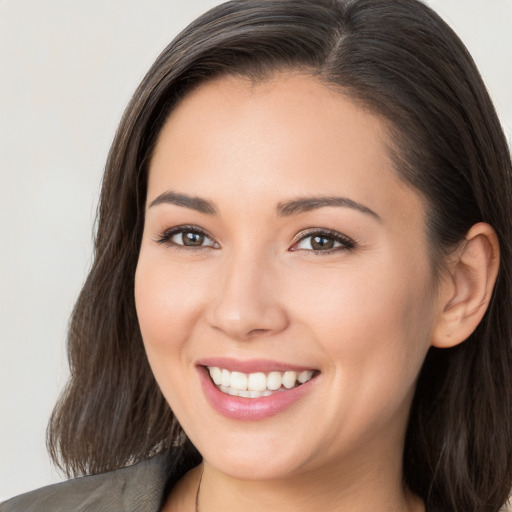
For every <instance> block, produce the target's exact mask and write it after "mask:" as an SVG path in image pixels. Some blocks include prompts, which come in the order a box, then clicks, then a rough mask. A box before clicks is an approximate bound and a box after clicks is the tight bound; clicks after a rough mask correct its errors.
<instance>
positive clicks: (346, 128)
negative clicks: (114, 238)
mask: <svg viewBox="0 0 512 512" xmlns="http://www.w3.org/2000/svg"><path fill="white" fill-rule="evenodd" d="M386 138H387V130H386V124H385V123H383V122H382V121H381V120H380V119H379V118H378V117H377V116H374V115H372V114H371V113H369V112H368V111H366V110H364V109H362V108H360V107H358V106H357V105H355V104H354V103H353V102H352V101H350V99H348V98H347V97H346V96H344V95H343V94H342V93H341V92H340V91H339V89H335V88H331V87H328V86H327V85H325V84H324V83H323V82H321V81H320V80H319V79H316V78H314V77H311V76H308V75H301V74H292V73H286V74H279V75H275V76H273V77H271V78H269V79H268V80H264V81H259V82H256V83H255V82H253V81H252V82H251V81H250V80H248V79H245V78H239V77H231V76H227V77H221V78H217V79H215V80H212V81H209V82H206V83H205V84H202V85H201V86H199V87H198V88H196V89H194V90H193V91H191V92H190V93H189V94H187V95H186V96H185V97H184V98H183V99H182V100H181V102H180V103H179V104H178V105H177V106H176V108H175V109H174V110H173V112H172V113H171V115H170V116H169V118H168V119H167V121H166V123H165V125H164V127H163V129H162V131H161V133H160V135H159V138H158V141H157V145H156V147H155V151H154V154H153V158H152V161H151V165H150V176H149V190H148V200H151V197H150V196H151V195H153V196H154V194H156V193H161V192H162V191H163V190H164V189H166V188H172V189H176V190H177V191H178V192H185V193H190V192H192V193H193V194H195V195H201V196H203V197H206V198H209V197H211V196H216V197H212V199H215V200H219V201H227V202H230V204H231V205H233V204H238V206H239V207H240V208H241V209H243V208H244V207H248V206H249V205H250V204H251V198H255V197H258V202H259V203H261V202H262V201H264V202H268V203H269V205H270V204H276V203H278V202H280V201H282V200H283V196H288V197H290V196H305V195H309V196H311V195H313V196H314V195H323V196H325V195H332V194H333V193H336V194H343V195H344V196H349V197H351V198H352V199H353V200H355V201H358V202H360V203H363V204H369V205H370V204H371V205H373V206H370V207H371V208H372V209H374V210H375V209H384V210H385V209H388V208H391V209H394V210H396V209H397V205H398V204H401V205H404V204H405V202H406V201H405V199H406V198H407V197H409V199H410V200H412V201H413V202H415V206H419V207H420V208H421V204H420V202H419V201H418V200H419V197H418V194H416V193H415V192H414V191H412V190H411V189H410V188H409V187H408V186H406V185H405V184H404V183H403V182H402V181H401V180H400V179H399V178H398V175H397V173H396V171H395V170H394V168H393V164H392V161H391V159H390V156H389V149H388V145H387V144H386Z"/></svg>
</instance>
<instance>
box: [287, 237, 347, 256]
mask: <svg viewBox="0 0 512 512" xmlns="http://www.w3.org/2000/svg"><path fill="white" fill-rule="evenodd" d="M355 246H356V244H355V242H354V241H353V240H352V239H351V238H349V237H347V236H345V235H342V234H341V233H338V232H336V231H333V232H323V231H316V232H313V233H309V234H307V235H304V236H303V237H302V238H301V239H300V240H299V241H298V242H297V243H295V244H294V245H293V247H292V248H291V250H293V251H297V250H303V251H312V252H315V253H326V254H329V253H330V252H334V251H342V250H349V249H353V248H355Z"/></svg>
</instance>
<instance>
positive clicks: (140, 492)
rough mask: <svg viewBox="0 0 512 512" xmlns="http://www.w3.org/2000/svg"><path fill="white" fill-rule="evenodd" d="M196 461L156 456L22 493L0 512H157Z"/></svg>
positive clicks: (3, 505) (7, 502)
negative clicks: (104, 471) (120, 467)
mask: <svg viewBox="0 0 512 512" xmlns="http://www.w3.org/2000/svg"><path fill="white" fill-rule="evenodd" d="M198 462H199V460H197V458H195V459H194V458H186V459H185V462H184V460H183V459H182V458H179V457H178V458H176V457H172V456H170V455H169V454H163V455H156V456H155V457H152V458H151V459H148V460H145V461H143V462H140V463H138V464H135V465H133V466H129V467H126V468H123V469H118V470H116V471H110V472H108V473H103V474H101V475H93V476H84V477H80V478H75V479H73V480H68V481H66V482H62V483H59V484H54V485H50V486H48V487H43V488H42V489H37V490H35V491H32V492H28V493H26V494H22V495H20V496H17V497H16V498H12V499H10V500H8V501H6V502H4V503H2V504H0V512H160V510H161V509H162V506H163V504H164V501H165V499H166V496H167V495H168V493H169V491H170V489H171V488H172V486H173V485H174V484H175V483H176V482H177V481H178V480H179V479H180V478H181V477H182V476H183V475H184V474H185V473H186V472H187V471H188V470H189V469H191V468H192V467H193V466H195V465H196V464H197V463H198Z"/></svg>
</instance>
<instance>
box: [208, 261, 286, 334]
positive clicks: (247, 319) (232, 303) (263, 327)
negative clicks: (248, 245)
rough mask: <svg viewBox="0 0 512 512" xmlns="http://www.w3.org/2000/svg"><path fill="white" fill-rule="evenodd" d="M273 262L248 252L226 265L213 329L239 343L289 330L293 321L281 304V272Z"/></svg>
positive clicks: (213, 314)
mask: <svg viewBox="0 0 512 512" xmlns="http://www.w3.org/2000/svg"><path fill="white" fill-rule="evenodd" d="M271 260H272V258H269V257H267V258H265V257H264V256H258V255H256V254H254V253H251V251H246V252H245V254H238V255H234V256H233V257H232V258H230V259H229V260H228V261H225V262H224V263H223V269H222V273H221V275H220V276H219V281H220V287H219V289H218V290H217V292H216V294H215V298H214V299H213V300H212V302H211V304H210V307H209V310H208V313H207V319H208V322H209V324H210V326H211V327H213V328H214V329H216V330H219V331H222V332H223V333H224V334H225V335H226V336H228V337H229V338H231V339H234V340H239V341H245V340H249V339H252V338H254V337H256V336H264V335H272V334H277V333H279V332H281V331H283V330H284V329H286V327H287V326H288V323H289V318H288V315H287V312H286V308H285V306H284V304H282V303H281V301H280V293H279V285H278V283H279V275H278V274H279V271H278V268H276V267H277V265H276V264H275V262H273V261H271Z"/></svg>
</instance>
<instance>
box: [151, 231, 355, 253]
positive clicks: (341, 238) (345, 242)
mask: <svg viewBox="0 0 512 512" xmlns="http://www.w3.org/2000/svg"><path fill="white" fill-rule="evenodd" d="M180 233H181V234H184V233H194V234H197V235H201V236H203V237H205V238H207V239H208V240H210V241H211V244H210V245H200V246H192V245H185V244H178V243H175V242H172V241H171V239H172V238H173V237H174V236H175V235H178V234H180ZM315 236H316V237H319V238H326V239H330V240H332V241H333V242H334V243H338V244H340V245H339V246H338V247H333V248H331V249H327V250H315V249H304V248H299V247H297V246H298V245H299V244H300V243H301V242H304V241H305V240H307V239H308V238H313V237H315ZM155 241H156V242H157V243H159V244H162V245H164V244H165V245H168V246H171V247H173V248H174V249H177V250H193V251H199V250H204V249H206V248H214V249H218V248H219V244H218V242H217V241H216V240H215V239H214V238H212V237H211V236H210V235H209V234H208V233H207V232H206V231H204V230H203V229H201V228H199V227H197V226H176V227H173V228H170V229H167V230H166V231H164V232H163V233H162V234H161V235H160V236H159V237H158V238H157V239H156V240H155ZM356 246H357V245H356V243H355V241H354V240H352V239H351V238H349V237H348V236H346V235H343V234H341V233H338V232H337V231H332V230H326V229H313V230H310V231H308V232H306V233H301V235H300V237H298V238H297V239H296V240H295V241H294V242H293V244H292V246H291V248H290V251H306V252H312V253H314V254H317V255H327V254H332V253H333V252H338V251H350V250H353V249H355V248H356Z"/></svg>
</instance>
